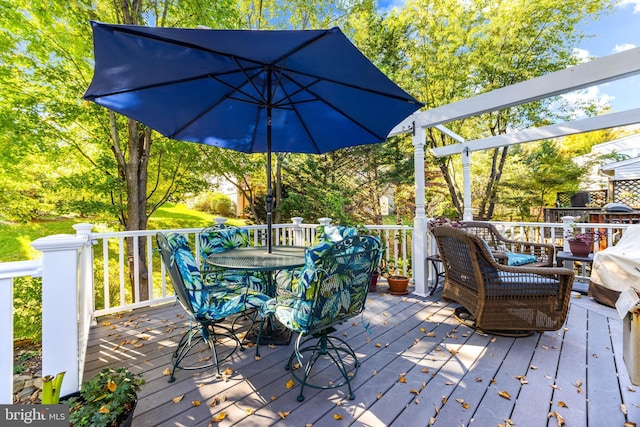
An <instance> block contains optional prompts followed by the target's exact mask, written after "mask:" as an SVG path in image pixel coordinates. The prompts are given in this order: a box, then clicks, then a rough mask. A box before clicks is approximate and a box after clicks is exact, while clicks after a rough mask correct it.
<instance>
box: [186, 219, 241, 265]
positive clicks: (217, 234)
mask: <svg viewBox="0 0 640 427" xmlns="http://www.w3.org/2000/svg"><path fill="white" fill-rule="evenodd" d="M198 239H199V243H200V257H201V258H202V259H203V260H205V259H207V257H208V256H209V255H211V254H217V253H220V252H224V251H228V250H230V249H237V248H246V247H247V246H249V231H247V230H246V229H244V228H239V227H235V226H229V225H224V224H219V225H215V226H212V227H208V228H205V229H204V230H202V231H201V232H200V234H199V237H198Z"/></svg>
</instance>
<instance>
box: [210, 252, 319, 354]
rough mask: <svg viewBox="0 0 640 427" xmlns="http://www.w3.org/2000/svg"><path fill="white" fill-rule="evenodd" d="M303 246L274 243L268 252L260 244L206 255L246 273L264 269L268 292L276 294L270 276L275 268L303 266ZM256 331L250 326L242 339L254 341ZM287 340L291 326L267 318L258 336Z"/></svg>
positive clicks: (221, 265)
mask: <svg viewBox="0 0 640 427" xmlns="http://www.w3.org/2000/svg"><path fill="white" fill-rule="evenodd" d="M305 249H307V248H305V247H303V246H273V247H272V249H271V253H269V252H267V248H266V247H261V246H258V247H255V246H254V247H248V248H237V249H231V250H228V251H225V252H220V253H216V254H211V255H209V257H208V258H207V263H209V264H211V265H213V266H216V267H219V268H228V269H233V270H241V271H246V272H247V274H249V273H251V272H254V271H262V272H265V273H267V294H268V295H269V296H270V297H275V296H276V293H277V292H276V286H275V285H274V280H273V274H274V272H277V271H281V270H293V269H296V268H300V267H303V266H304V264H305V262H304V251H305ZM257 334H258V331H257V327H252V328H250V330H249V331H248V332H247V335H246V336H245V340H246V341H249V342H254V343H255V341H256V340H257ZM290 340H291V330H289V329H287V328H286V327H284V326H283V325H282V324H280V322H277V321H275V320H274V321H272V320H271V319H267V320H266V322H265V328H264V330H263V332H262V337H261V342H262V343H265V344H275V345H288V344H289V342H290Z"/></svg>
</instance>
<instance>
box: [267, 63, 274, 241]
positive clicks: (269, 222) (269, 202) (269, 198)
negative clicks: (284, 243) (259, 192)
mask: <svg viewBox="0 0 640 427" xmlns="http://www.w3.org/2000/svg"><path fill="white" fill-rule="evenodd" d="M267 81H268V84H269V98H271V88H270V87H271V73H268V77H267ZM265 205H266V208H267V253H271V234H272V230H271V228H272V218H271V212H272V210H273V194H272V192H271V99H269V100H268V102H267V197H265Z"/></svg>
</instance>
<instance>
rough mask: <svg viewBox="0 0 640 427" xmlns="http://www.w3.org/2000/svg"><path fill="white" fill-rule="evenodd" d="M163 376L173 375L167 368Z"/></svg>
mask: <svg viewBox="0 0 640 427" xmlns="http://www.w3.org/2000/svg"><path fill="white" fill-rule="evenodd" d="M162 375H165V376H166V375H171V369H169V368H167V369H165V370H164V371H162Z"/></svg>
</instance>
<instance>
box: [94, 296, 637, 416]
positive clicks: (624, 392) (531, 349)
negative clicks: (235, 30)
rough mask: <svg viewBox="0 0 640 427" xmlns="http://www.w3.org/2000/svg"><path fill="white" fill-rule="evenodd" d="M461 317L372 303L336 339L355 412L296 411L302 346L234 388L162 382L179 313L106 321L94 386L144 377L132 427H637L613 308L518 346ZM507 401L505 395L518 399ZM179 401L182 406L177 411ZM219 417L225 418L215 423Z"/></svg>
mask: <svg viewBox="0 0 640 427" xmlns="http://www.w3.org/2000/svg"><path fill="white" fill-rule="evenodd" d="M379 288H383V290H384V287H383V286H379ZM456 306H457V305H456V304H449V303H447V302H445V301H441V300H440V299H439V293H438V294H436V295H435V296H433V297H429V298H421V297H417V296H413V295H408V296H406V297H394V296H391V295H388V294H385V293H384V292H380V291H379V292H376V293H372V294H370V295H369V298H368V300H367V310H366V311H365V314H364V315H363V316H362V318H356V319H353V322H351V321H348V322H345V323H344V324H343V325H341V326H340V328H339V332H338V336H340V337H342V338H343V339H345V340H347V341H348V342H349V344H350V345H351V346H352V347H353V348H354V349H355V351H356V353H357V354H358V356H359V360H360V362H361V363H362V365H361V367H360V369H359V371H358V375H357V376H356V378H355V379H354V381H353V383H352V385H353V387H354V393H355V396H356V398H355V400H353V401H351V400H348V399H347V398H346V387H343V388H340V389H334V390H317V389H313V388H306V389H305V391H304V395H305V400H304V402H298V401H297V400H296V397H297V396H298V394H299V392H300V385H299V384H296V385H295V386H294V387H293V388H291V389H288V388H287V387H286V383H287V381H288V380H289V379H290V378H291V373H290V372H288V371H287V370H285V369H284V367H285V364H286V362H287V360H288V358H289V355H290V354H291V353H292V351H293V348H294V342H293V340H292V343H291V344H289V345H288V346H274V347H268V346H261V349H260V353H261V356H262V357H261V358H260V359H259V360H256V358H255V348H253V347H247V348H246V349H245V351H244V352H236V353H235V354H234V355H233V357H232V358H231V359H230V360H228V361H226V362H225V363H224V365H223V368H222V369H224V368H226V367H230V368H232V372H233V373H232V374H231V375H230V376H228V377H225V378H216V376H215V375H214V369H213V368H209V369H203V370H198V371H184V370H180V371H177V373H176V381H175V382H174V383H171V384H169V383H168V382H167V380H168V377H167V376H166V375H165V372H164V371H165V369H166V368H168V367H170V366H171V354H172V352H173V350H174V349H175V347H176V345H177V342H178V340H179V339H180V337H181V336H182V334H183V333H184V332H185V331H186V330H187V328H188V327H189V320H188V318H187V317H186V316H184V313H183V311H182V308H181V307H180V306H179V305H175V304H165V305H161V306H156V307H150V308H145V309H137V310H134V311H132V312H128V313H121V314H119V315H117V316H116V315H112V316H107V317H105V318H101V319H98V322H97V324H96V326H94V327H93V328H92V330H91V333H90V338H89V347H88V353H87V358H86V363H85V378H88V377H90V376H92V375H93V374H95V373H96V372H97V371H99V370H100V369H102V368H103V367H106V366H111V367H118V366H127V367H129V368H131V369H132V370H134V371H136V372H141V373H143V374H144V377H145V379H146V384H145V385H144V386H143V388H142V390H141V392H140V394H139V402H138V406H137V408H136V415H135V418H134V423H133V425H134V427H138V426H174V427H175V426H209V425H214V426H232V425H237V426H245V425H251V426H271V425H278V426H303V425H306V424H312V425H316V426H323V425H353V426H391V425H393V426H398V427H400V426H402V427H405V426H408V427H412V426H416V427H423V426H425V427H426V426H428V425H430V420H431V419H432V420H433V422H434V424H433V425H436V426H447V427H448V426H451V425H464V426H473V425H478V426H480V425H482V426H484V425H498V424H500V423H502V424H505V420H506V419H509V420H511V421H513V422H514V423H515V424H516V425H527V426H534V427H535V426H542V425H545V426H546V425H550V426H551V425H557V422H556V420H555V419H553V418H552V419H547V416H548V413H549V412H550V411H557V412H558V413H559V414H561V415H562V417H564V419H565V423H566V424H565V425H566V426H589V425H591V426H593V427H599V426H600V425H611V426H621V427H622V426H623V425H624V422H625V421H632V422H636V423H638V422H639V421H640V420H639V418H640V390H637V389H640V386H634V385H633V384H631V381H630V379H629V377H628V374H627V371H626V367H625V366H624V361H623V358H622V322H621V321H620V319H619V317H618V315H617V312H616V311H615V309H613V308H609V307H605V306H602V305H600V304H597V303H595V302H594V301H592V300H591V299H589V298H587V297H582V298H575V299H572V301H571V308H570V312H569V317H568V321H567V323H566V325H565V327H564V328H562V329H560V330H559V331H553V332H545V333H542V334H539V333H536V334H534V335H532V336H530V337H526V338H509V337H496V336H493V335H491V334H482V333H478V332H476V331H473V330H472V329H470V328H468V327H466V326H464V325H460V324H459V323H458V322H457V320H456V319H455V318H454V317H453V309H454V308H455V307H456ZM363 325H366V326H367V327H366V328H365V327H363ZM293 339H295V337H294V338H293ZM595 353H597V355H598V357H597V358H595V357H593V354H595ZM199 357H200V356H199V355H195V356H192V358H191V360H197V359H198V358H199ZM328 372H329V371H328V370H327V371H323V373H322V374H319V376H318V377H317V378H322V376H326V375H327V374H328ZM401 376H403V377H404V378H405V380H406V382H401V381H400V377H401ZM326 378H331V377H330V376H329V377H326ZM522 378H524V380H522ZM325 380H327V379H325ZM492 380H494V381H492ZM578 381H582V382H583V384H582V393H578V391H577V387H576V384H578V383H577V382H578ZM554 384H555V385H556V387H555V388H554V387H552V386H554ZM636 390H637V391H636ZM498 391H507V392H508V393H509V394H510V396H511V399H505V398H504V397H500V396H499V395H498ZM178 396H182V400H180V401H179V402H177V403H174V402H172V399H173V398H174V397H178ZM560 401H562V402H564V403H565V405H566V407H562V406H559V404H558V403H559V402H560ZM193 402H200V405H198V406H195V405H194V403H193ZM212 402H216V404H214V405H213V406H210V405H211V404H212ZM465 404H466V405H465ZM622 404H624V405H625V406H626V408H627V412H628V414H627V415H626V416H625V414H624V413H623V411H622V408H623V407H622V406H621V405H622ZM222 413H224V414H226V418H224V419H223V420H221V421H219V422H212V418H213V417H214V416H216V415H219V414H222ZM285 415H286V416H285ZM334 416H341V417H342V419H341V420H335V419H334ZM283 417H284V418H283ZM603 422H605V424H602V423H603Z"/></svg>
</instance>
